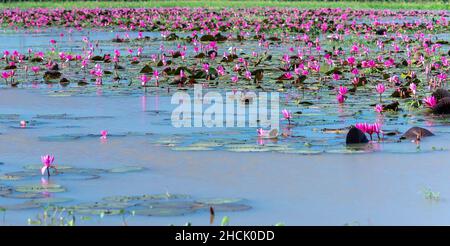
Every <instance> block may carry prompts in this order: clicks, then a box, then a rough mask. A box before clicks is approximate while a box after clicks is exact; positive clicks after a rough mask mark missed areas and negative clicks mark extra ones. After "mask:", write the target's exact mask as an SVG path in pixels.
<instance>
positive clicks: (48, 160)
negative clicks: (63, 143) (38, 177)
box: [41, 155, 56, 177]
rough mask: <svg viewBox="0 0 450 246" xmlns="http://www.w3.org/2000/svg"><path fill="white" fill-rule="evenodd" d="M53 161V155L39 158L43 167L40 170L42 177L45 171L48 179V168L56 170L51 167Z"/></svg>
mask: <svg viewBox="0 0 450 246" xmlns="http://www.w3.org/2000/svg"><path fill="white" fill-rule="evenodd" d="M54 160H55V157H54V156H53V155H44V156H41V162H42V165H43V167H42V168H41V174H42V175H44V173H45V172H46V171H47V176H49V177H50V168H55V169H56V166H54V165H52V164H53V161H54Z"/></svg>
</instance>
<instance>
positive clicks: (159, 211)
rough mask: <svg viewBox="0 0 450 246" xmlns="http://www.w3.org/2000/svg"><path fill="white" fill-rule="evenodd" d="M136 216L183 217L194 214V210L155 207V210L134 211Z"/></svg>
mask: <svg viewBox="0 0 450 246" xmlns="http://www.w3.org/2000/svg"><path fill="white" fill-rule="evenodd" d="M134 212H135V214H136V215H143V216H157V217H166V216H182V215H185V214H190V213H193V212H194V210H193V209H191V208H177V207H154V208H143V209H137V210H134Z"/></svg>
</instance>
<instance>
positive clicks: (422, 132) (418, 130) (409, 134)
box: [400, 126, 434, 139]
mask: <svg viewBox="0 0 450 246" xmlns="http://www.w3.org/2000/svg"><path fill="white" fill-rule="evenodd" d="M431 136H434V134H433V133H432V132H430V131H429V130H427V129H425V128H422V127H417V126H414V127H411V128H409V130H408V131H406V132H405V134H403V135H402V136H401V137H400V139H420V138H423V137H431Z"/></svg>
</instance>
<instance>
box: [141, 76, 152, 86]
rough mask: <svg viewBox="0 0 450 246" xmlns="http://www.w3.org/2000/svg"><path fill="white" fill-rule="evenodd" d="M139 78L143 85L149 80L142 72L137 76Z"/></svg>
mask: <svg viewBox="0 0 450 246" xmlns="http://www.w3.org/2000/svg"><path fill="white" fill-rule="evenodd" d="M139 79H140V80H141V85H142V86H145V85H146V84H147V82H148V81H150V78H149V77H147V75H145V74H143V75H141V76H140V77H139Z"/></svg>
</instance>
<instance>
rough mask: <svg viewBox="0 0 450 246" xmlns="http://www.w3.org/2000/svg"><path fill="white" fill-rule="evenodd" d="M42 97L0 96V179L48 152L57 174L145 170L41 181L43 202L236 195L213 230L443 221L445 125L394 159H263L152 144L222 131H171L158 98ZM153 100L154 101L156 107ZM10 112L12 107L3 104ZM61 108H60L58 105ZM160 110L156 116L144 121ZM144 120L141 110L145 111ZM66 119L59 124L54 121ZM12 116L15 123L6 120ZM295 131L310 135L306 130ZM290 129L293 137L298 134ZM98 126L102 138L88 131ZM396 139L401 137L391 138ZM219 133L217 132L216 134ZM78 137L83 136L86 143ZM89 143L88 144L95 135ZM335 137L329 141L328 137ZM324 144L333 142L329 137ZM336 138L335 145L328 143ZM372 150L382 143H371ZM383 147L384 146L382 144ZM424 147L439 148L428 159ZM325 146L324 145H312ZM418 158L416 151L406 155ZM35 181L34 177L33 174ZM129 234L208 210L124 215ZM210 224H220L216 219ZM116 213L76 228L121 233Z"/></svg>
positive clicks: (380, 155) (13, 218)
mask: <svg viewBox="0 0 450 246" xmlns="http://www.w3.org/2000/svg"><path fill="white" fill-rule="evenodd" d="M49 92H51V91H47V90H36V91H32V90H22V89H3V90H2V91H1V92H0V94H1V97H0V112H2V117H1V118H2V119H1V123H0V124H1V128H0V133H1V135H0V149H1V153H2V154H1V159H0V161H1V162H3V163H4V164H3V165H1V166H0V172H1V173H2V174H4V173H7V172H14V171H20V170H22V167H23V166H25V165H28V164H39V162H40V159H39V157H40V155H42V154H45V153H52V154H54V155H55V157H56V161H55V162H56V163H57V164H59V165H69V166H74V167H77V168H102V169H108V168H113V167H120V166H141V167H145V168H146V170H143V171H139V172H131V173H117V174H107V175H106V174H105V175H100V176H101V177H100V178H98V179H90V180H77V179H75V180H71V179H65V178H64V174H63V175H60V176H58V175H56V176H54V177H51V178H50V183H54V184H59V185H63V186H64V187H66V188H67V192H63V193H53V194H52V195H51V196H53V197H64V198H72V199H74V201H72V202H69V203H66V204H65V205H67V204H68V205H70V204H74V203H80V202H92V201H96V200H100V199H101V198H102V197H106V196H111V195H130V194H161V193H166V192H168V193H171V194H180V193H181V194H189V195H191V196H193V197H195V198H208V197H219V198H222V197H225V198H244V199H245V201H246V204H247V205H249V206H251V207H252V208H251V209H250V210H246V211H240V212H217V213H216V216H217V219H216V224H217V223H220V218H221V217H222V216H225V215H227V216H229V217H230V218H231V224H248V225H250V224H262V225H270V224H275V223H278V222H284V223H286V224H288V225H289V224H290V225H296V224H304V225H306V224H312V225H342V224H346V223H353V224H362V225H366V224H372V225H398V224H447V223H448V221H450V216H446V214H447V213H446V212H445V211H446V210H448V209H449V206H450V205H449V203H448V200H447V199H448V197H449V195H450V188H448V186H447V185H446V184H447V180H448V178H449V173H450V167H448V165H447V164H448V163H447V161H446V160H447V159H448V157H449V152H448V149H449V148H450V145H449V143H450V142H449V141H448V138H449V134H448V133H446V131H448V126H445V127H443V126H441V127H438V128H436V129H434V130H435V131H437V132H439V134H438V135H440V136H436V137H433V138H429V139H425V140H423V141H422V143H421V151H417V148H416V145H415V144H414V143H409V142H404V143H398V145H401V146H402V147H401V148H397V153H395V154H393V153H386V152H388V151H379V152H377V153H365V154H357V153H354V154H333V153H328V154H327V153H322V154H316V155H301V154H286V153H277V152H273V151H270V152H267V153H259V152H258V153H233V152H228V151H224V149H222V148H219V149H217V150H215V151H173V150H171V148H170V147H167V146H160V144H158V140H160V139H171V138H173V136H174V135H175V134H179V136H180V142H183V141H184V138H188V137H189V136H191V135H190V134H192V136H196V134H197V132H205V131H207V132H210V133H211V134H212V137H218V138H219V137H221V136H222V137H223V136H226V135H228V133H226V131H229V130H226V129H222V131H218V130H217V129H214V128H212V129H205V128H199V129H196V128H178V129H177V128H173V127H172V126H171V125H170V121H169V120H167V118H170V116H169V114H170V112H171V109H172V108H173V107H174V106H175V105H170V104H169V103H168V102H169V99H170V98H169V97H168V96H164V95H161V96H158V97H156V96H155V95H148V96H147V98H146V101H145V103H144V104H143V102H142V97H141V96H70V97H54V96H49V95H52V94H51V93H50V94H47V93H49ZM157 102H158V103H157ZM11 105H14V107H11ZM61 105H71V106H70V107H68V106H61ZM155 110H156V111H158V112H161V113H159V114H155V113H154V112H155ZM150 112H152V113H150ZM64 114H65V115H64ZM17 115H19V116H17ZM19 119H25V120H33V121H34V122H35V125H34V126H30V128H25V129H21V128H16V127H14V126H17V125H18V120H19ZM297 128H299V129H298V131H299V132H301V133H302V134H303V135H305V136H307V137H309V136H310V134H314V133H312V131H310V130H309V129H308V128H302V127H297ZM297 128H296V129H297ZM102 129H107V130H108V131H109V134H110V136H109V137H108V139H107V140H106V141H101V140H100V139H99V131H100V130H102ZM234 129H235V130H233V131H236V134H235V135H236V138H237V140H238V141H250V142H255V143H256V138H255V136H254V135H255V134H251V133H250V132H252V133H254V129H251V128H242V129H241V128H234ZM402 130H403V129H402ZM223 131H225V132H223ZM63 134H69V135H70V134H72V135H77V136H83V137H81V138H77V139H70V138H68V139H67V138H62V139H57V140H55V139H53V140H49V139H45V137H48V136H58V135H59V136H60V135H63ZM88 134H92V136H89V135H88ZM94 135H95V136H94ZM333 138H336V137H333ZM333 138H332V139H333ZM337 139H338V140H330V141H338V142H339V141H340V142H341V141H343V139H344V136H339V137H337ZM382 145H383V144H382ZM392 145H394V144H393V143H392ZM432 146H438V147H442V148H444V149H445V150H443V151H432V150H431V148H432ZM323 148H324V149H326V147H323ZM416 152H417V153H416ZM36 172H38V171H36ZM1 183H4V184H10V185H14V186H17V185H20V184H34V185H40V184H41V177H40V175H37V176H35V177H30V178H27V179H25V180H19V181H2V182H1ZM428 187H429V188H431V189H432V190H433V191H438V192H440V200H439V201H433V200H427V199H426V198H425V197H424V194H423V193H422V190H423V189H424V188H428ZM21 201H23V199H11V198H0V203H1V204H15V203H18V202H21ZM41 211H42V209H27V210H18V211H13V210H11V211H9V210H8V211H7V212H6V214H5V221H4V222H3V223H4V224H24V223H26V221H27V219H28V218H30V217H31V218H33V217H34V216H36V214H38V213H39V212H41ZM126 221H127V223H128V224H129V225H139V224H155V225H156V224H159V225H166V224H180V225H181V224H184V223H185V222H188V221H190V222H192V223H193V224H195V225H204V224H208V223H209V214H208V213H207V212H201V211H199V212H196V213H194V214H188V215H185V216H171V217H147V216H139V215H135V216H129V217H127V219H126ZM217 221H219V222H217ZM122 223H123V222H122V218H121V216H105V217H104V218H102V219H101V218H100V217H99V216H92V219H90V220H85V221H83V220H82V221H77V224H81V225H89V224H102V225H105V224H106V225H119V224H122Z"/></svg>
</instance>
